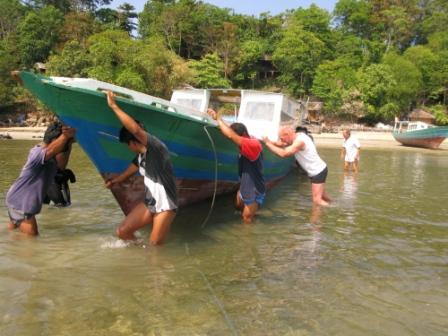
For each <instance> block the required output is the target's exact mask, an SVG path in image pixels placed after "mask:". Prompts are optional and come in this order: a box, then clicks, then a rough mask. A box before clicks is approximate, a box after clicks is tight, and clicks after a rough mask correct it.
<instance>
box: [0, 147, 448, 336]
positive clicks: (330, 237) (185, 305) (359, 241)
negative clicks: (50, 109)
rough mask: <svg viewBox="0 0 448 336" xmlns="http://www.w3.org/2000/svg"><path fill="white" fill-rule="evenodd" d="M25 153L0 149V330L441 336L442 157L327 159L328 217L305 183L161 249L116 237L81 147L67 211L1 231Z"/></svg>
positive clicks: (108, 204)
mask: <svg viewBox="0 0 448 336" xmlns="http://www.w3.org/2000/svg"><path fill="white" fill-rule="evenodd" d="M31 146H32V142H27V141H23V142H22V141H2V142H0V177H1V178H0V223H4V225H1V226H0V335H2V336H6V335H446V334H447V333H448V295H447V294H448V267H447V266H448V193H447V190H448V177H447V172H448V170H447V168H448V152H447V151H429V150H410V151H405V150H395V151H391V150H381V149H371V150H369V149H366V150H364V151H363V153H362V162H361V169H362V171H361V173H360V174H358V175H357V176H353V175H352V174H350V175H346V176H344V174H343V173H342V169H341V164H340V162H339V151H338V150H337V149H321V150H320V152H321V154H322V157H323V158H324V159H325V160H326V161H327V163H328V164H329V168H330V173H329V178H328V182H327V189H328V191H329V193H330V195H331V196H332V197H333V199H334V203H333V206H332V207H330V208H325V209H320V211H319V209H314V211H313V210H312V208H313V207H312V205H311V203H310V187H309V182H308V181H307V179H306V178H305V177H304V176H303V175H301V174H299V173H298V172H294V173H292V174H291V175H290V176H288V177H287V178H286V179H284V180H283V181H282V182H281V183H280V184H279V185H278V186H277V187H276V188H275V189H273V190H272V191H271V192H270V193H269V194H268V197H267V199H266V204H265V206H264V207H263V209H262V210H261V212H260V216H259V217H258V219H257V221H256V223H255V224H253V225H243V224H241V221H240V219H239V216H238V214H236V213H235V212H234V211H233V209H232V196H224V197H220V198H218V199H217V202H216V204H215V208H214V211H213V214H212V216H211V218H210V220H209V222H207V223H206V226H205V228H204V229H201V226H202V225H203V221H204V219H205V217H206V215H207V212H208V209H209V207H210V203H209V202H204V203H201V204H199V205H196V206H192V207H189V208H187V209H182V210H181V211H180V212H179V216H178V218H177V219H176V222H175V225H174V228H173V230H172V232H171V234H170V236H169V240H168V242H167V244H165V245H164V246H162V247H159V248H154V247H149V246H147V245H146V241H147V236H148V230H143V231H142V232H141V239H142V240H141V242H140V243H139V244H137V245H127V244H124V243H123V242H121V241H118V240H117V239H115V238H114V236H113V231H114V228H115V227H116V226H117V225H118V224H119V222H120V221H121V219H122V218H123V215H122V213H121V211H120V210H119V209H118V207H117V205H116V203H115V201H114V199H113V198H112V196H111V194H110V193H109V191H108V190H106V189H105V188H104V187H103V184H102V180H101V178H100V177H99V175H98V173H97V172H96V170H95V168H94V167H93V166H92V165H91V164H90V162H89V161H88V159H87V157H86V156H85V155H84V154H83V152H82V151H81V150H80V149H79V148H78V147H76V148H75V151H74V153H73V156H72V160H71V163H70V168H72V169H73V170H74V171H75V173H76V174H77V177H78V182H77V183H75V184H73V185H72V186H71V190H72V201H73V205H72V206H71V207H70V208H67V209H58V208H55V207H48V206H46V207H44V209H43V211H42V213H41V214H40V215H39V216H38V223H39V228H40V233H41V235H40V236H39V237H38V238H37V239H26V238H24V237H23V236H22V235H21V234H20V233H16V232H10V231H8V230H7V229H6V222H7V214H6V208H5V206H4V197H5V193H6V191H7V189H8V187H9V185H10V184H11V183H12V181H13V180H14V179H15V178H16V177H17V175H18V172H19V170H20V168H21V167H22V165H23V163H24V162H25V159H26V156H27V153H28V150H29V149H30V148H31Z"/></svg>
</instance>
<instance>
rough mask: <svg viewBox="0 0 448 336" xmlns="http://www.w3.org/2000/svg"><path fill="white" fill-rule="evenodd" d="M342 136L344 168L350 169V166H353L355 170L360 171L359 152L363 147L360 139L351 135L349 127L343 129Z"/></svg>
mask: <svg viewBox="0 0 448 336" xmlns="http://www.w3.org/2000/svg"><path fill="white" fill-rule="evenodd" d="M342 136H343V137H344V141H343V143H342V149H341V159H343V160H344V170H345V171H349V170H350V167H352V168H353V171H354V172H355V173H357V172H358V171H359V154H360V149H361V145H360V143H359V140H358V139H357V138H356V137H355V136H353V135H351V132H350V130H349V129H345V130H343V131H342Z"/></svg>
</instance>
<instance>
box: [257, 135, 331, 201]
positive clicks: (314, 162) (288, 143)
mask: <svg viewBox="0 0 448 336" xmlns="http://www.w3.org/2000/svg"><path fill="white" fill-rule="evenodd" d="M279 138H280V142H272V141H271V140H269V139H268V138H267V137H264V138H263V141H264V143H265V144H266V146H267V147H268V148H269V149H270V150H271V151H272V152H273V153H274V154H276V155H278V156H280V157H289V156H293V155H294V156H295V159H296V160H297V162H298V163H299V164H300V166H301V167H302V168H303V170H304V171H305V172H306V173H307V175H308V177H309V178H310V180H311V193H312V197H313V202H314V203H315V204H317V205H328V204H329V202H331V199H330V197H329V196H328V195H327V193H326V192H325V181H326V179H327V174H328V168H327V164H326V163H325V162H324V161H323V160H322V159H321V158H320V156H319V154H318V153H317V149H316V146H315V145H314V143H313V141H312V140H311V138H310V137H309V136H308V135H306V134H305V133H303V132H298V133H296V132H294V129H292V128H291V127H282V128H280V130H279Z"/></svg>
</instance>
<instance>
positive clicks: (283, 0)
mask: <svg viewBox="0 0 448 336" xmlns="http://www.w3.org/2000/svg"><path fill="white" fill-rule="evenodd" d="M147 1H148V0H113V2H112V4H111V7H112V8H117V7H118V6H120V5H121V4H123V3H125V2H127V3H130V4H131V5H133V6H134V7H135V9H136V11H137V12H138V13H140V12H141V11H142V10H143V6H144V5H145V3H146V2H147ZM203 1H204V2H208V3H210V4H212V5H215V6H218V7H221V8H232V9H234V10H235V13H236V14H246V15H254V16H258V15H259V14H260V13H264V12H270V13H271V15H276V14H279V13H281V12H284V11H285V10H287V9H297V8H299V7H303V8H308V7H309V6H310V5H311V4H312V3H315V4H316V5H317V6H319V7H320V8H323V9H326V10H328V11H329V12H332V11H333V9H334V5H335V4H336V2H337V0H314V1H313V0H203Z"/></svg>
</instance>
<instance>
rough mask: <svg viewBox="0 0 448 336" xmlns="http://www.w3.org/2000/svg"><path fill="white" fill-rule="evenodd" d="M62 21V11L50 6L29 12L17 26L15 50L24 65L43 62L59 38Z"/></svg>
mask: <svg viewBox="0 0 448 336" xmlns="http://www.w3.org/2000/svg"><path fill="white" fill-rule="evenodd" d="M62 22H63V16H62V13H61V12H60V11H59V10H58V9H56V8H54V7H52V6H49V7H44V8H42V9H39V10H37V11H35V12H29V13H28V14H27V16H26V17H25V18H24V20H23V21H21V22H20V23H19V25H18V27H17V35H18V45H17V50H18V53H19V57H20V60H21V62H22V64H23V65H25V66H28V67H30V66H32V65H33V64H34V63H35V62H44V61H45V60H46V59H47V57H48V55H49V54H50V51H51V49H52V48H53V47H54V46H55V45H56V42H57V41H58V38H59V30H60V27H61V25H62Z"/></svg>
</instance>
